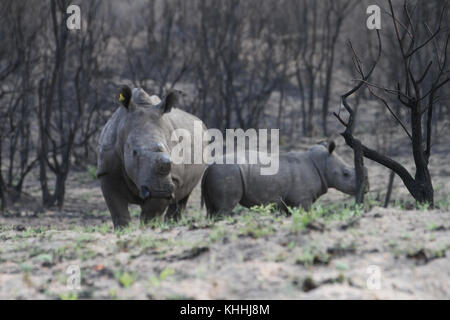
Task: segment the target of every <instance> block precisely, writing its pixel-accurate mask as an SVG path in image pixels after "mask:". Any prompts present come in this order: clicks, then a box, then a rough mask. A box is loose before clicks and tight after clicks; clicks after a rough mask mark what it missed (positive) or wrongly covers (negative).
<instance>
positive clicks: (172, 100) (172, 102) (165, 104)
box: [158, 91, 178, 114]
mask: <svg viewBox="0 0 450 320" xmlns="http://www.w3.org/2000/svg"><path fill="white" fill-rule="evenodd" d="M177 104H178V92H177V91H170V92H169V94H168V95H167V96H166V97H165V98H164V100H163V101H161V103H160V104H159V105H158V108H159V109H160V110H161V114H164V113H168V112H170V110H172V108H173V107H174V106H176V105H177Z"/></svg>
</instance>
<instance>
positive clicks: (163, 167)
mask: <svg viewBox="0 0 450 320" xmlns="http://www.w3.org/2000/svg"><path fill="white" fill-rule="evenodd" d="M171 169H172V163H171V161H170V158H169V157H168V156H162V157H161V158H160V159H159V160H158V166H157V170H158V173H159V174H161V175H163V176H166V175H168V174H169V172H170V170H171Z"/></svg>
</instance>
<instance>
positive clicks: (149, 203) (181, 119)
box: [97, 86, 206, 228]
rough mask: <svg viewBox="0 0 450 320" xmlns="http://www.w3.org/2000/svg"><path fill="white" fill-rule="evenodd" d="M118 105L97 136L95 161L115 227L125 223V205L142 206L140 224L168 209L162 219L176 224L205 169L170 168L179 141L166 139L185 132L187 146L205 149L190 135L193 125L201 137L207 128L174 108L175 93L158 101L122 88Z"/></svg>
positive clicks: (200, 166) (197, 166)
mask: <svg viewBox="0 0 450 320" xmlns="http://www.w3.org/2000/svg"><path fill="white" fill-rule="evenodd" d="M119 101H120V102H122V104H123V106H121V107H119V108H118V109H117V110H116V112H115V113H114V114H113V115H112V117H111V118H110V119H109V121H108V122H107V123H106V125H105V127H104V128H103V130H102V132H101V134H100V139H99V143H98V159H97V162H98V172H97V176H98V178H99V179H100V182H101V189H102V192H103V196H104V198H105V201H106V204H107V206H108V209H109V211H110V213H111V217H112V220H113V224H114V227H115V228H117V227H123V226H126V225H127V224H128V223H129V222H130V213H129V211H128V204H130V203H133V204H139V205H140V206H141V208H142V211H141V216H140V219H141V221H142V222H146V221H148V220H149V219H152V218H153V217H155V216H158V215H161V214H163V213H164V211H165V210H166V208H167V207H168V209H167V212H166V217H169V218H175V219H176V218H178V216H179V215H180V212H181V210H183V209H184V208H185V206H186V202H187V200H188V198H189V195H190V193H191V191H192V189H193V188H194V187H195V185H196V184H197V183H198V182H199V180H200V178H201V175H202V173H203V171H204V168H205V165H204V164H186V163H187V162H184V163H182V164H174V163H172V161H171V157H170V155H171V150H172V148H173V147H174V145H175V144H176V143H178V141H177V142H174V141H172V139H171V135H172V133H173V132H174V130H175V129H186V130H188V131H189V132H190V133H191V134H192V135H191V136H192V137H194V138H193V139H192V144H193V143H200V145H204V144H205V143H204V142H203V141H197V140H198V139H197V138H196V136H194V122H195V121H199V123H201V124H202V125H201V126H200V127H201V128H202V135H203V133H204V131H205V130H206V127H205V126H204V124H203V122H201V120H200V119H198V118H197V117H195V116H193V115H191V114H189V113H187V112H184V111H182V110H180V109H177V108H174V107H173V106H174V105H175V104H176V103H177V93H176V92H171V93H169V94H168V95H167V96H166V97H165V99H163V100H162V101H161V100H160V99H159V98H158V97H156V96H151V97H150V96H149V95H148V94H147V93H146V92H145V91H144V90H142V89H136V88H135V89H133V92H132V91H131V89H130V88H129V87H127V86H124V87H122V89H121V92H120V95H119ZM187 154H188V153H186V155H185V156H190V155H187ZM191 160H192V159H191ZM191 163H193V161H191Z"/></svg>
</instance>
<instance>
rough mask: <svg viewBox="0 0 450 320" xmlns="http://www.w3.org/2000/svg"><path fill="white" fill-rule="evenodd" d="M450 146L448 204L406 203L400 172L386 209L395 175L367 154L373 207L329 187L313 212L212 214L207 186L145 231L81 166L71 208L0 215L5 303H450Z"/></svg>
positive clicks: (438, 160) (443, 176)
mask: <svg viewBox="0 0 450 320" xmlns="http://www.w3.org/2000/svg"><path fill="white" fill-rule="evenodd" d="M340 145H341V146H340V147H339V149H338V152H339V151H340V152H341V153H342V152H343V150H345V147H343V146H342V143H340ZM446 154H447V153H446V152H442V153H439V152H437V155H436V156H435V157H434V158H433V160H432V161H433V162H432V163H431V167H432V172H433V174H434V175H435V176H436V179H435V187H436V189H437V191H436V200H437V203H438V205H439V206H440V207H441V208H440V209H435V210H431V211H430V210H418V209H414V208H413V205H412V204H411V203H410V202H401V201H399V200H398V199H408V196H407V193H406V191H405V190H404V187H402V185H401V182H400V181H399V180H398V179H397V180H396V185H395V190H394V195H393V197H394V199H397V201H396V202H393V204H392V206H391V207H390V208H387V209H385V208H382V207H380V203H381V200H382V199H383V192H384V190H385V185H386V183H387V175H386V172H384V171H383V170H384V169H381V168H380V167H379V166H378V165H376V164H373V163H371V162H369V163H367V165H368V167H369V173H370V178H371V190H372V191H371V192H370V194H369V196H368V201H367V203H366V207H367V208H366V210H365V212H363V211H358V210H356V211H355V210H352V209H351V208H349V206H348V203H350V202H351V200H352V199H351V198H350V197H349V196H345V195H342V194H340V193H339V192H337V191H330V192H329V193H328V194H327V195H325V196H323V197H322V198H321V199H320V200H319V201H318V202H317V203H316V206H315V208H314V210H313V211H312V212H311V213H302V212H295V213H294V215H293V216H291V217H286V216H282V215H279V214H278V213H277V212H272V211H271V210H269V209H270V208H259V209H255V210H244V209H242V208H240V209H238V210H236V214H235V215H234V216H233V217H231V218H228V219H225V220H222V221H218V222H213V221H210V220H207V219H206V218H205V212H204V211H203V210H201V209H200V208H199V190H198V188H197V189H196V190H195V192H194V194H193V196H192V199H191V200H190V202H189V204H188V211H187V213H186V215H185V217H184V218H183V220H182V221H180V222H179V223H177V224H168V223H163V222H155V223H153V224H152V225H149V226H147V227H139V224H138V215H139V209H138V208H137V207H132V209H131V212H132V216H133V219H134V225H133V226H131V227H130V228H128V229H127V230H124V231H122V232H120V233H117V232H114V231H113V230H112V223H111V221H110V217H109V213H108V211H107V210H106V206H105V204H104V201H103V198H102V195H101V191H100V188H99V186H98V181H95V180H92V178H91V177H90V175H89V173H87V172H85V171H83V172H73V174H72V175H71V176H70V181H69V184H68V190H70V191H69V192H68V195H67V199H66V205H65V207H64V209H63V210H62V211H57V210H54V211H45V212H42V213H37V214H35V213H34V210H33V208H34V207H35V206H36V205H35V204H33V203H32V202H30V203H28V207H26V206H25V207H26V208H22V209H20V210H19V209H17V208H16V209H15V210H11V211H10V212H9V213H7V215H6V216H3V217H1V218H0V226H1V227H0V239H1V243H2V245H1V247H0V299H18V298H22V299H58V298H61V299H91V298H94V299H148V298H150V299H179V298H195V299H253V298H258V299H348V298H352V299H353V298H354V299H403V298H407V299H409V298H412V299H430V298H437V299H448V298H450V257H449V254H448V252H449V249H450V209H449V203H450V200H449V199H450V198H449V197H448V193H447V192H448V190H449V189H448V176H449V175H450V171H448V169H446V167H445V163H446V158H445V155H446ZM347 158H348V159H351V157H347ZM33 188H34V189H33ZM29 189H31V190H32V192H35V193H36V195H38V194H39V193H38V192H39V186H38V185H34V186H30V188H29ZM33 190H34V191H33ZM377 198H378V199H379V200H380V201H377ZM422 209H424V208H422ZM71 268H72V269H71ZM78 268H79V270H80V274H79V277H78V274H77V273H75V274H72V273H71V272H73V270H75V272H77V269H78ZM78 278H79V280H80V281H79V283H80V284H79V289H76V288H75V289H73V288H74V287H77V283H78V280H77V279H78Z"/></svg>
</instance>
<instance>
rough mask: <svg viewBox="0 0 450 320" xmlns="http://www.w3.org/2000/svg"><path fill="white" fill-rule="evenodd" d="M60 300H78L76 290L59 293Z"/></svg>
mask: <svg viewBox="0 0 450 320" xmlns="http://www.w3.org/2000/svg"><path fill="white" fill-rule="evenodd" d="M59 298H60V299H61V300H78V293H76V292H65V293H61V294H60V295H59Z"/></svg>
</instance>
